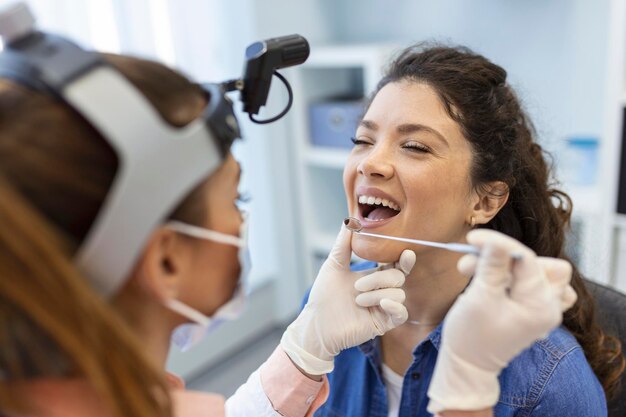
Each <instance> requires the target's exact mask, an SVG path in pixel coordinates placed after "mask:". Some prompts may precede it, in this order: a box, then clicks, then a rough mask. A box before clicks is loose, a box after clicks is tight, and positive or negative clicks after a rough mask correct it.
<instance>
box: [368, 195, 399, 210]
mask: <svg viewBox="0 0 626 417" xmlns="http://www.w3.org/2000/svg"><path fill="white" fill-rule="evenodd" d="M359 204H368V205H370V206H373V205H377V206H383V207H389V208H391V209H393V210H395V211H400V206H398V205H397V204H395V203H394V202H391V201H389V200H387V199H385V198H380V197H371V196H367V195H360V196H359Z"/></svg>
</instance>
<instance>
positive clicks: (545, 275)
mask: <svg viewBox="0 0 626 417" xmlns="http://www.w3.org/2000/svg"><path fill="white" fill-rule="evenodd" d="M467 240H468V242H469V243H470V244H472V245H475V246H478V247H480V248H481V255H480V257H479V258H477V257H476V256H475V255H466V256H464V257H463V258H461V259H460V261H459V264H458V267H459V270H460V271H461V272H462V273H464V274H466V275H468V276H471V275H473V277H474V278H473V279H472V282H471V284H470V285H469V286H468V288H467V289H466V290H465V292H464V293H463V294H461V295H460V296H459V298H458V299H457V301H456V302H455V303H454V305H453V306H452V308H451V309H450V311H449V312H448V314H447V316H446V318H445V321H444V325H443V333H442V342H441V349H440V351H439V356H438V357H437V364H436V366H435V371H434V375H433V378H432V380H431V383H430V387H429V390H428V396H429V398H430V402H429V405H428V411H429V412H430V413H433V414H435V413H437V412H441V411H444V410H482V409H485V408H489V407H492V406H493V405H495V404H496V402H497V401H498V398H499V396H500V385H499V383H498V375H499V374H500V371H501V370H502V369H503V368H504V367H506V366H507V364H508V363H509V362H510V361H511V360H512V359H513V358H514V357H515V356H517V355H518V354H519V353H520V352H521V351H522V350H524V349H525V348H527V347H528V346H530V345H531V344H532V343H533V342H534V341H536V340H538V339H540V338H542V337H544V336H546V335H547V334H548V333H549V332H550V331H551V330H552V329H554V328H555V327H557V326H558V325H559V324H560V323H561V320H562V316H563V314H562V313H563V311H565V310H567V309H568V308H569V307H571V306H572V305H573V304H574V302H575V301H576V293H575V292H574V290H573V289H572V287H571V286H570V285H569V283H570V279H571V276H572V267H571V265H570V264H569V262H567V261H565V260H562V259H554V258H539V257H537V256H536V255H535V253H534V252H533V251H531V250H530V249H529V248H527V247H526V246H524V245H522V244H521V243H519V242H518V241H516V240H515V239H512V238H510V237H508V236H506V235H503V234H502V233H499V232H495V231H492V230H475V231H472V232H470V233H469V234H468V235H467ZM511 254H520V255H521V256H522V258H521V259H519V260H512V259H511Z"/></svg>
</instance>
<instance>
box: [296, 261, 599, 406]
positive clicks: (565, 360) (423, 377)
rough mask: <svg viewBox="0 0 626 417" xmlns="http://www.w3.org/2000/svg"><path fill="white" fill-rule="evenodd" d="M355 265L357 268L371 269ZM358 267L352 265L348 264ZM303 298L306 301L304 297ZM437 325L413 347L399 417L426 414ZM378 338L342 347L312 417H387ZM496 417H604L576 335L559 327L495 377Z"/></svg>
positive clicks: (594, 380)
mask: <svg viewBox="0 0 626 417" xmlns="http://www.w3.org/2000/svg"><path fill="white" fill-rule="evenodd" d="M371 266H372V264H371V263H369V265H367V266H362V265H359V267H358V269H366V267H371ZM353 269H357V268H353ZM305 300H306V299H305ZM440 344H441V325H440V326H439V327H437V328H436V329H435V330H433V331H432V332H431V333H430V335H428V337H427V338H426V339H424V340H423V341H421V342H420V343H419V344H418V345H417V346H416V347H415V349H414V350H413V362H412V363H411V365H410V366H409V368H408V370H407V371H406V374H405V375H404V382H403V386H402V398H401V401H400V409H399V417H409V416H410V417H426V416H432V414H430V413H428V412H427V411H426V406H427V405H428V397H427V395H426V394H427V392H428V386H429V384H430V379H431V377H432V375H433V371H434V368H435V361H436V360H437V353H438V351H439V347H440ZM381 364H382V357H381V349H380V339H379V338H376V339H373V340H370V341H368V342H365V343H363V344H362V345H360V346H357V347H354V348H351V349H347V350H344V351H343V352H341V353H340V354H339V355H338V356H337V357H336V358H335V369H334V370H333V372H332V373H331V374H329V376H328V378H329V382H330V395H329V397H328V400H327V401H326V404H324V405H323V406H322V407H321V408H320V409H319V410H318V411H317V412H316V413H315V417H387V415H388V408H389V405H388V402H387V391H386V389H385V385H384V383H383V379H382V372H381ZM499 381H500V398H499V401H498V403H497V404H496V406H495V409H494V415H495V417H508V416H516V417H526V416H532V417H606V416H607V407H606V400H605V396H604V391H603V390H602V386H601V385H600V383H599V381H598V379H597V378H596V376H595V374H594V373H593V371H592V369H591V367H590V366H589V364H588V363H587V360H586V358H585V355H584V352H583V350H582V348H581V347H580V345H579V344H578V342H577V341H576V339H575V338H574V337H573V336H572V335H571V334H570V333H569V332H568V331H567V330H566V329H565V328H563V327H559V328H557V329H555V330H553V331H552V332H551V333H550V334H549V335H548V336H547V337H546V338H545V339H542V340H540V341H538V342H536V343H534V344H533V345H532V346H531V347H530V348H528V349H526V350H525V351H523V352H522V353H521V354H520V355H518V356H517V357H516V358H515V359H514V360H513V361H512V362H511V363H510V364H509V366H508V367H506V368H505V369H504V370H503V371H502V373H501V374H500V376H499Z"/></svg>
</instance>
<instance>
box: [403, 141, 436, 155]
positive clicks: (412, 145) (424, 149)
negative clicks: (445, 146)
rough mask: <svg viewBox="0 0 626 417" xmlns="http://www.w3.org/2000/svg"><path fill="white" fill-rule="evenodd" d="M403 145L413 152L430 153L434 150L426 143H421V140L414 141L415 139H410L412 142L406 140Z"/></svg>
mask: <svg viewBox="0 0 626 417" xmlns="http://www.w3.org/2000/svg"><path fill="white" fill-rule="evenodd" d="M402 147H403V148H404V149H408V150H409V151H411V152H415V153H430V152H432V150H431V149H430V148H429V147H428V146H426V145H424V144H421V143H419V142H414V141H410V142H406V143H405V144H404V145H402Z"/></svg>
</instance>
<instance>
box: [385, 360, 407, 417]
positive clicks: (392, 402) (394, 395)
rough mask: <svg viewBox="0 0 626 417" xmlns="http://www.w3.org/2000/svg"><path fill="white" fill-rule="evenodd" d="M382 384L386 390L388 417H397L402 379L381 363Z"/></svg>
mask: <svg viewBox="0 0 626 417" xmlns="http://www.w3.org/2000/svg"><path fill="white" fill-rule="evenodd" d="M382 377H383V382H384V383H385V389H386V390H387V400H388V402H389V413H388V414H387V416H388V417H398V414H399V412H400V399H401V398H402V384H403V382H404V378H403V377H402V376H401V375H398V374H397V373H395V372H394V371H393V370H392V369H391V368H390V367H388V366H387V365H385V364H384V363H383V375H382Z"/></svg>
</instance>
